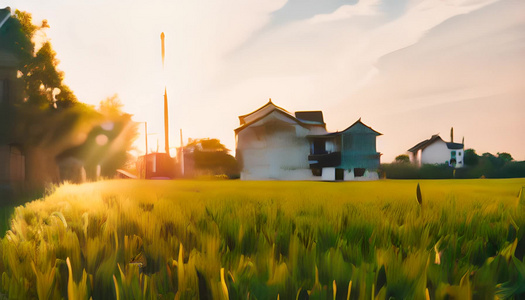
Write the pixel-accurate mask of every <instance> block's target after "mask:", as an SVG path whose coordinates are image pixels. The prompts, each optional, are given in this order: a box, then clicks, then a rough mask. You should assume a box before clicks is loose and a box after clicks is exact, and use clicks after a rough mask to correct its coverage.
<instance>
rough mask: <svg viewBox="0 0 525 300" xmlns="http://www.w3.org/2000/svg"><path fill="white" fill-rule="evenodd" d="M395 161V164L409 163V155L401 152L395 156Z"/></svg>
mask: <svg viewBox="0 0 525 300" xmlns="http://www.w3.org/2000/svg"><path fill="white" fill-rule="evenodd" d="M395 162H396V163H397V164H408V163H410V157H408V155H406V154H401V155H398V156H396V159H395Z"/></svg>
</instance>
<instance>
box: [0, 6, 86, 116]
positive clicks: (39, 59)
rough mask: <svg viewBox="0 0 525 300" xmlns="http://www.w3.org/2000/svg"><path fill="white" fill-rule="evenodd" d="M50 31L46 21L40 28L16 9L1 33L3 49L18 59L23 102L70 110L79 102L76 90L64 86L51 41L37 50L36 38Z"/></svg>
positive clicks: (25, 13)
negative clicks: (40, 33) (39, 34)
mask: <svg viewBox="0 0 525 300" xmlns="http://www.w3.org/2000/svg"><path fill="white" fill-rule="evenodd" d="M46 28H49V24H48V22H47V21H46V20H44V21H42V24H41V25H40V26H37V25H35V24H33V18H32V16H31V14H30V13H27V12H23V11H20V10H16V11H15V14H14V16H12V17H11V18H10V19H9V20H8V21H7V22H6V24H5V25H4V26H2V31H1V32H0V37H1V38H0V41H1V42H0V48H1V49H3V50H6V51H9V52H10V53H12V54H13V55H15V57H16V58H17V60H18V70H19V72H20V79H21V80H22V82H23V86H24V97H23V98H21V99H19V101H18V102H19V104H20V103H25V104H27V105H30V106H34V107H38V108H40V109H49V108H56V109H61V108H68V107H71V106H72V105H74V104H75V103H78V99H77V97H76V96H75V95H74V93H73V91H72V90H71V89H70V88H69V87H68V86H67V85H65V84H64V83H63V80H64V73H63V72H62V71H60V70H58V69H57V65H58V63H59V60H58V59H57V58H56V52H55V51H54V50H53V47H52V46H51V43H50V42H49V41H44V42H43V44H42V46H41V47H40V48H39V49H38V50H37V49H36V45H35V41H34V40H35V36H36V35H37V34H38V33H39V32H43V31H44V30H45V29H46Z"/></svg>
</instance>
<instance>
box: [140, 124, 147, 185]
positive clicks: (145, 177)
mask: <svg viewBox="0 0 525 300" xmlns="http://www.w3.org/2000/svg"><path fill="white" fill-rule="evenodd" d="M144 135H145V136H146V155H144V166H145V168H144V179H148V122H144ZM139 176H140V175H139ZM139 178H140V177H139Z"/></svg>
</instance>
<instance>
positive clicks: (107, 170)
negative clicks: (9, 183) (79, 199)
mask: <svg viewBox="0 0 525 300" xmlns="http://www.w3.org/2000/svg"><path fill="white" fill-rule="evenodd" d="M48 27H49V25H48V23H47V21H43V22H42V24H41V25H40V26H37V25H34V24H33V21H32V16H31V14H30V13H27V12H22V11H18V10H17V11H16V12H15V14H14V16H12V17H11V18H9V19H8V20H7V21H6V23H5V24H4V26H2V28H0V50H2V51H4V52H5V51H7V52H9V53H12V54H13V55H14V56H15V58H16V59H17V62H16V63H17V64H18V65H17V69H18V72H19V77H20V78H19V79H18V80H19V81H21V82H22V84H21V85H22V86H23V95H20V96H18V98H17V99H15V103H9V104H5V105H4V106H5V107H2V110H1V111H0V118H1V119H2V121H1V122H0V134H2V136H1V138H0V142H3V143H16V144H18V145H21V147H22V148H23V150H24V155H25V166H26V172H25V176H26V183H27V184H28V185H27V188H29V189H31V188H41V187H43V186H45V185H46V184H47V183H52V182H58V181H59V180H60V179H61V173H60V169H59V166H58V162H60V161H61V159H63V158H75V159H77V160H79V161H81V163H82V164H83V166H84V167H85V168H86V171H91V173H94V171H92V170H94V169H95V168H96V166H97V165H100V166H101V171H102V175H105V176H111V175H112V172H114V170H115V169H116V168H118V167H119V166H120V165H122V164H124V163H125V161H126V159H127V153H126V152H127V150H128V149H130V148H131V143H132V141H133V137H134V136H135V135H136V128H135V127H134V125H133V123H132V122H131V116H130V115H129V114H126V113H124V112H123V111H122V104H121V103H120V101H119V100H118V97H117V96H114V97H110V98H108V99H106V100H105V101H103V104H101V107H100V108H99V109H98V110H97V109H95V108H94V107H92V106H89V105H85V104H83V103H81V102H79V101H78V99H77V97H76V96H75V94H74V92H73V91H72V90H71V89H70V88H69V87H68V86H67V85H65V84H64V83H63V79H64V73H63V72H61V71H60V70H58V69H57V65H58V62H59V61H58V59H57V57H56V52H55V51H54V50H53V48H52V46H51V43H50V42H49V41H43V43H42V46H41V47H40V48H39V49H36V46H35V42H34V38H35V36H36V35H37V34H38V33H39V32H42V30H45V28H48ZM4 116H5V117H6V118H4ZM7 117H8V118H7ZM99 136H105V138H99V139H98V141H97V137H99Z"/></svg>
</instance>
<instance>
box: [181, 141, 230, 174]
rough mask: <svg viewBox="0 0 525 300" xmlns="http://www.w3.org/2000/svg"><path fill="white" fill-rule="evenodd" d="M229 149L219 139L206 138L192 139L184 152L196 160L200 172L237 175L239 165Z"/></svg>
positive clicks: (196, 167) (196, 166)
mask: <svg viewBox="0 0 525 300" xmlns="http://www.w3.org/2000/svg"><path fill="white" fill-rule="evenodd" d="M229 151H230V150H229V149H227V148H226V146H224V145H223V144H222V143H221V141H220V140H219V139H210V138H205V139H195V140H192V139H190V141H189V143H188V145H186V146H185V151H184V153H185V155H187V156H190V159H192V160H193V161H194V164H195V169H196V171H198V173H207V174H209V175H223V174H225V175H228V176H229V177H232V176H237V175H238V173H239V167H238V165H237V161H236V160H235V158H234V157H233V156H231V155H230V154H229Z"/></svg>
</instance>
